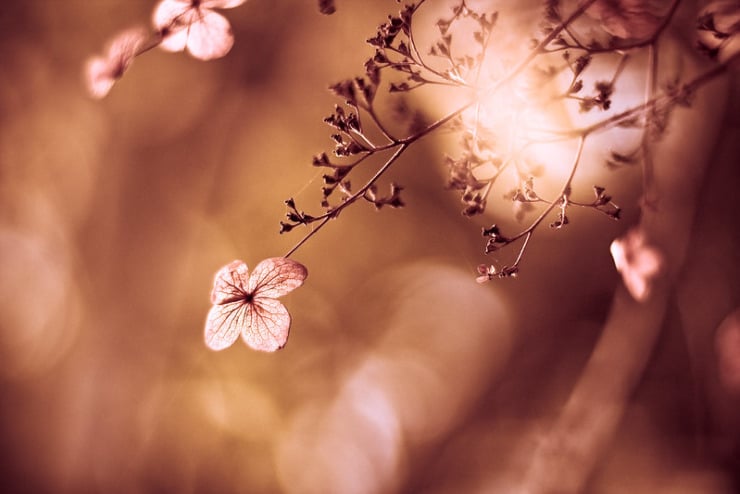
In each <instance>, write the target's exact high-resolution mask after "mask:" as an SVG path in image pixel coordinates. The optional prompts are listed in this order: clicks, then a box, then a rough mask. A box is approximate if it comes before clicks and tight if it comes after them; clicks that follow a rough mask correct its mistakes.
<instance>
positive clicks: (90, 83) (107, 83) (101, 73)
mask: <svg viewBox="0 0 740 494" xmlns="http://www.w3.org/2000/svg"><path fill="white" fill-rule="evenodd" d="M115 82H116V80H115V79H114V78H113V77H112V76H111V70H110V64H109V63H108V61H107V60H106V59H105V58H103V57H93V58H91V59H89V60H88V61H87V63H86V64H85V85H86V86H87V92H88V93H89V94H90V96H92V97H93V98H103V97H105V95H107V94H108V92H110V90H111V88H112V87H113V84H114V83H115Z"/></svg>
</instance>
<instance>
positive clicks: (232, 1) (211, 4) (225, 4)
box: [200, 0, 247, 9]
mask: <svg viewBox="0 0 740 494" xmlns="http://www.w3.org/2000/svg"><path fill="white" fill-rule="evenodd" d="M246 1H247V0H203V1H202V2H200V5H201V7H202V8H206V9H233V8H234V7H238V6H239V5H242V4H243V3H245V2H246Z"/></svg>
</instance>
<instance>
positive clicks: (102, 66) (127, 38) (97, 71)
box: [85, 28, 149, 98]
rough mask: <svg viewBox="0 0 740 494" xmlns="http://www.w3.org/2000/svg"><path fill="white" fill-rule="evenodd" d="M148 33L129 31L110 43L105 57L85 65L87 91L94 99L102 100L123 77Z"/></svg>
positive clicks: (135, 30)
mask: <svg viewBox="0 0 740 494" xmlns="http://www.w3.org/2000/svg"><path fill="white" fill-rule="evenodd" d="M148 35H149V34H148V33H147V32H146V31H145V30H144V29H142V28H132V29H127V30H125V31H122V32H120V33H118V34H117V35H116V36H115V37H114V38H113V39H112V40H111V41H110V43H108V48H107V50H106V54H105V56H104V57H93V58H91V59H89V60H88V61H87V63H86V64H85V82H86V85H87V90H88V92H89V93H90V95H91V96H93V97H94V98H102V97H104V96H105V95H106V94H108V92H109V91H110V89H111V87H113V84H114V83H115V82H116V81H117V80H118V79H120V78H121V76H123V74H124V72H126V70H127V69H128V68H129V66H130V65H131V63H132V62H133V60H134V57H136V55H137V54H138V50H139V48H140V47H141V45H142V44H143V43H144V42H145V41H146V39H147V37H148Z"/></svg>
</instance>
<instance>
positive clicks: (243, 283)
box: [211, 260, 251, 305]
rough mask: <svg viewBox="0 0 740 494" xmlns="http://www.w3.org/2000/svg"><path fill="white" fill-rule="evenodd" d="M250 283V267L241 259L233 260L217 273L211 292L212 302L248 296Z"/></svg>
mask: <svg viewBox="0 0 740 494" xmlns="http://www.w3.org/2000/svg"><path fill="white" fill-rule="evenodd" d="M248 283H249V268H248V267H247V265H246V264H245V263H244V262H242V261H239V260H236V261H231V262H230V263H229V264H227V265H226V266H224V267H222V268H221V269H219V270H218V273H216V276H215V277H214V280H213V291H212V292H211V303H212V304H217V305H218V304H224V303H228V302H231V301H234V300H236V299H244V298H246V295H247V293H251V292H249V291H248V290H247V285H248Z"/></svg>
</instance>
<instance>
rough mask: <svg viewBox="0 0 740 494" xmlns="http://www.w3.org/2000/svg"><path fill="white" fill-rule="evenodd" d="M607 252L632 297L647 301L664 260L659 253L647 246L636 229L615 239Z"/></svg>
mask: <svg viewBox="0 0 740 494" xmlns="http://www.w3.org/2000/svg"><path fill="white" fill-rule="evenodd" d="M609 250H610V252H611V254H612V258H613V259H614V265H615V266H616V267H617V271H619V272H620V273H621V275H622V281H624V285H625V286H626V287H627V290H628V291H629V292H630V294H631V295H632V297H633V298H634V299H635V300H637V301H639V302H644V301H645V300H647V299H648V297H649V296H650V293H651V291H652V287H653V284H654V281H655V279H656V278H657V276H658V275H659V274H660V272H661V271H662V270H663V265H664V260H663V256H662V254H661V253H660V251H659V250H658V249H657V248H655V247H652V246H650V245H647V244H646V243H645V237H644V236H643V234H642V232H641V231H640V230H639V229H637V228H635V229H632V230H630V231H628V232H627V234H626V235H625V236H624V237H622V238H618V239H615V240H614V241H613V242H612V244H611V247H610V249H609Z"/></svg>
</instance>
